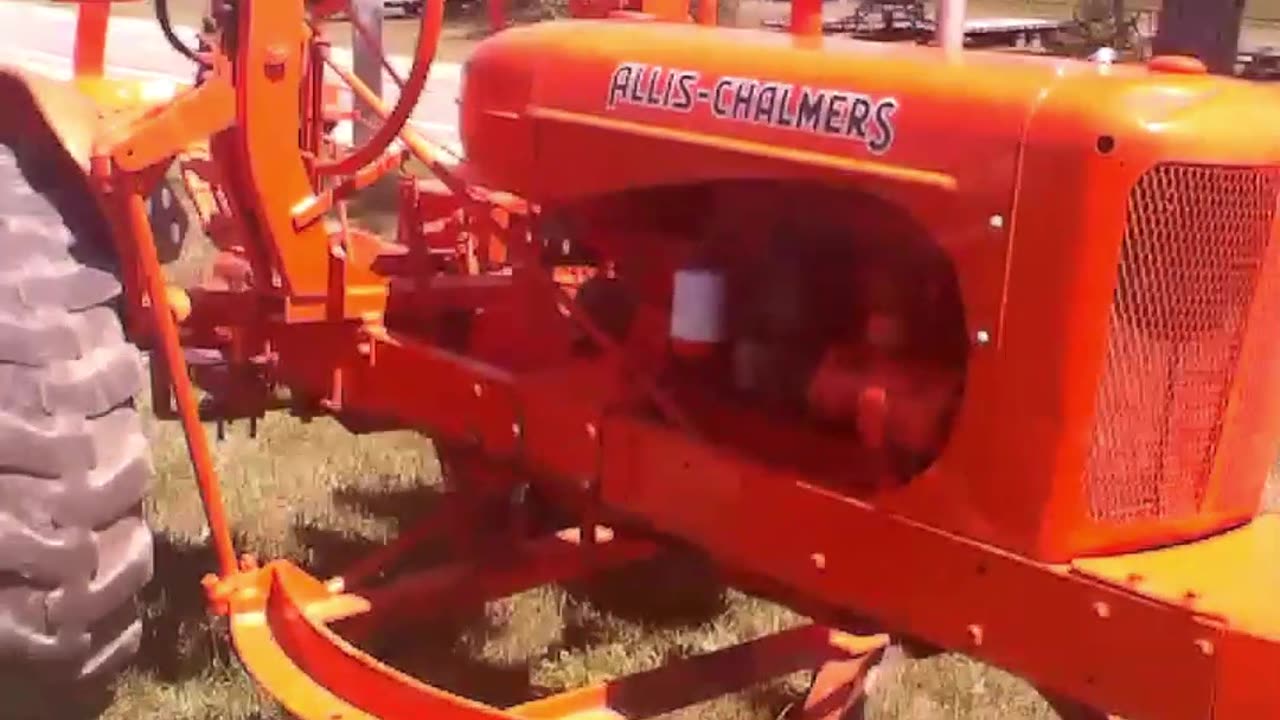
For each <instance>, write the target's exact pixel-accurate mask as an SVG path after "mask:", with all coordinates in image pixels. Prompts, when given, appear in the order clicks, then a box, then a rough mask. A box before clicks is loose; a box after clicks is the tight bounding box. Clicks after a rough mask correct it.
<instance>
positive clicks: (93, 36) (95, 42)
mask: <svg viewBox="0 0 1280 720" xmlns="http://www.w3.org/2000/svg"><path fill="white" fill-rule="evenodd" d="M110 19H111V5H110V4H109V3H105V2H82V3H80V9H79V12H78V13H77V15H76V44H75V49H74V50H73V51H72V64H73V66H74V67H75V73H76V77H101V76H102V71H103V68H104V67H105V65H106V56H107V23H108V22H109V21H110Z"/></svg>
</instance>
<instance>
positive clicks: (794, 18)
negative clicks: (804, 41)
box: [791, 0, 822, 37]
mask: <svg viewBox="0 0 1280 720" xmlns="http://www.w3.org/2000/svg"><path fill="white" fill-rule="evenodd" d="M791 33H792V34H793V35H803V36H806V37H813V36H821V35H822V0H791Z"/></svg>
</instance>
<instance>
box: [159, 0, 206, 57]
mask: <svg viewBox="0 0 1280 720" xmlns="http://www.w3.org/2000/svg"><path fill="white" fill-rule="evenodd" d="M156 22H158V23H159V24H160V32H162V33H164V39H165V40H168V41H169V45H170V46H171V47H172V48H173V49H174V50H176V51H178V53H179V54H180V55H182V56H183V57H185V58H186V59H188V60H190V61H191V62H193V63H196V64H197V65H201V66H203V65H204V64H205V63H204V61H202V60H201V59H200V56H199V55H197V54H196V51H195V50H192V49H191V48H190V47H187V45H186V44H185V43H183V42H182V39H181V38H179V37H178V35H177V33H175V32H174V31H173V22H171V21H170V19H169V0H156Z"/></svg>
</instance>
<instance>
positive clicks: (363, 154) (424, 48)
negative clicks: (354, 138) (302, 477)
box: [313, 0, 444, 175]
mask: <svg viewBox="0 0 1280 720" xmlns="http://www.w3.org/2000/svg"><path fill="white" fill-rule="evenodd" d="M443 27H444V0H427V2H426V3H425V5H424V7H423V9H422V15H421V16H420V20H419V25H418V43H417V47H416V48H415V49H414V53H413V67H412V68H410V70H409V77H407V78H406V79H405V81H404V87H403V88H401V90H400V97H399V98H397V99H396V105H395V108H394V109H392V111H391V113H390V115H388V116H387V119H386V120H385V121H384V122H383V123H382V125H380V126H379V127H378V129H377V130H376V131H375V132H374V134H373V137H371V138H369V140H368V141H367V142H366V143H364V144H363V145H361V146H360V147H358V148H356V149H355V150H352V151H351V152H350V153H348V154H346V155H344V156H343V157H340V158H337V159H336V160H318V161H316V163H315V165H314V166H313V169H314V171H315V172H316V173H317V174H319V175H347V174H350V173H353V172H355V171H356V170H359V169H360V168H362V167H364V166H366V165H368V164H369V163H371V162H373V161H374V160H376V159H377V158H379V157H381V156H382V153H383V151H384V150H386V149H387V146H388V145H390V144H391V143H392V141H394V140H395V139H396V137H398V136H399V134H400V130H401V128H403V127H404V125H405V123H406V122H408V120H409V114H410V113H412V112H413V109H414V107H416V106H417V104H418V99H419V98H420V97H422V90H423V88H425V87H426V85H427V76H428V75H429V74H430V73H431V61H432V60H433V59H435V55H436V49H437V48H438V47H439V44H440V32H441V30H442V29H443Z"/></svg>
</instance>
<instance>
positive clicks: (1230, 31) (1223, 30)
mask: <svg viewBox="0 0 1280 720" xmlns="http://www.w3.org/2000/svg"><path fill="white" fill-rule="evenodd" d="M1243 23H1244V0H1164V3H1163V6H1162V7H1161V8H1160V20H1159V23H1158V25H1157V28H1156V37H1155V40H1154V41H1153V42H1152V46H1151V49H1152V52H1153V53H1154V54H1156V55H1192V56H1195V57H1197V58H1200V61H1201V62H1203V63H1204V64H1205V66H1206V67H1208V68H1209V72H1211V73H1217V74H1221V75H1230V74H1232V73H1233V72H1234V71H1235V64H1236V55H1237V52H1238V50H1239V45H1240V28H1241V25H1243Z"/></svg>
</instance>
